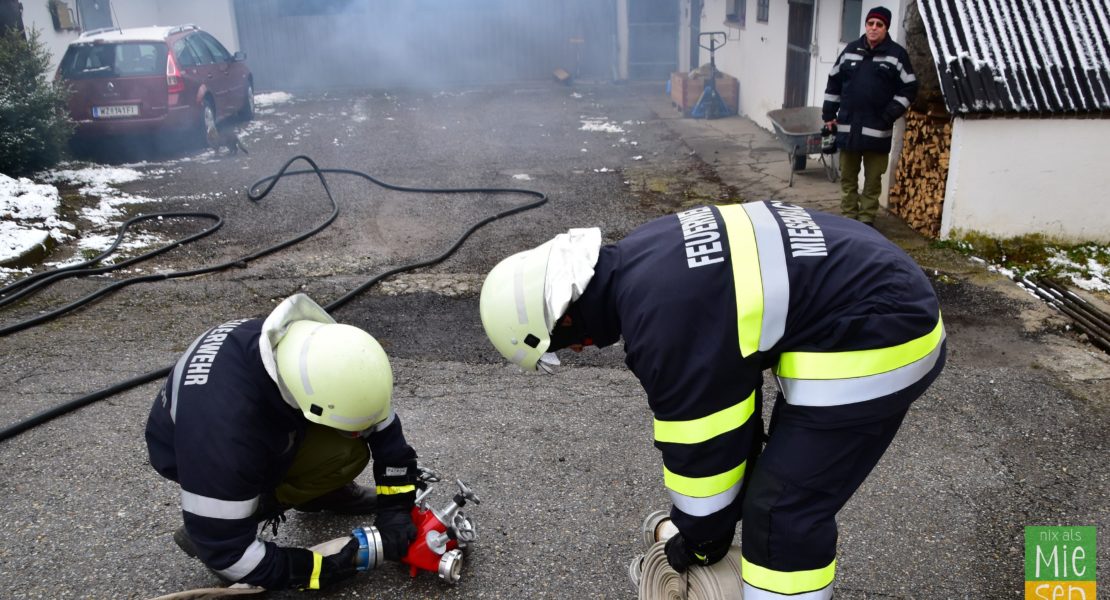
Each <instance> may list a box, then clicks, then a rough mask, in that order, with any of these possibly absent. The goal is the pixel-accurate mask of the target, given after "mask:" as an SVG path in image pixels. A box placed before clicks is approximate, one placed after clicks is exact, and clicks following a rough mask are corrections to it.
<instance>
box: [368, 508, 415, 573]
mask: <svg viewBox="0 0 1110 600" xmlns="http://www.w3.org/2000/svg"><path fill="white" fill-rule="evenodd" d="M410 510H411V506H410V507H408V508H404V507H397V508H391V509H388V510H383V511H381V512H379V513H378V516H377V518H376V519H375V520H374V525H375V526H376V527H377V528H378V533H379V534H380V535H381V536H382V554H383V555H384V556H385V559H386V560H394V561H396V560H401V559H402V558H404V557H405V555H406V554H408V552H409V545H410V544H412V541H413V540H415V539H416V524H415V523H413V522H412V514H411V513H410V512H409V511H410Z"/></svg>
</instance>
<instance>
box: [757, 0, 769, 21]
mask: <svg viewBox="0 0 1110 600" xmlns="http://www.w3.org/2000/svg"><path fill="white" fill-rule="evenodd" d="M770 19H771V0H755V20H756V21H759V22H760V23H766V22H768V21H769V20H770Z"/></svg>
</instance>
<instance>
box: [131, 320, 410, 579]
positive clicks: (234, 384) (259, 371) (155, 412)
mask: <svg viewBox="0 0 1110 600" xmlns="http://www.w3.org/2000/svg"><path fill="white" fill-rule="evenodd" d="M262 323H263V320H262V319H251V320H247V319H240V320H236V321H230V322H227V323H224V324H222V325H219V326H217V327H215V328H213V329H211V330H209V331H207V332H205V333H204V334H203V335H201V336H200V337H199V338H197V340H196V342H194V343H193V345H192V346H191V347H190V348H189V349H188V350H187V351H186V352H185V354H184V355H183V356H182V357H181V360H179V361H178V363H177V364H176V365H175V366H174V368H173V369H172V370H171V372H170V374H169V376H168V377H167V378H166V382H165V385H164V386H163V388H162V390H161V391H160V392H159V394H158V396H157V397H156V398H155V400H154V405H153V406H152V407H151V411H150V417H149V419H148V421H147V427H146V440H147V447H148V450H149V453H150V463H151V465H152V466H153V467H154V468H155V470H157V471H158V473H160V474H161V475H162V476H163V477H165V478H167V479H171V480H173V481H176V482H177V483H179V484H180V485H181V510H182V514H183V516H184V520H185V528H186V531H187V532H188V534H189V537H190V539H191V540H192V541H193V543H194V545H195V546H196V548H197V552H198V554H199V558H200V559H201V560H202V561H204V563H205V564H206V565H207V566H208V567H210V568H211V569H213V570H215V571H217V572H218V573H220V574H221V575H222V576H224V577H226V578H227V579H229V580H231V581H241V582H244V583H249V584H252V585H257V586H261V587H264V588H267V589H282V588H284V587H286V586H287V585H289V577H290V573H289V565H290V560H289V558H288V557H287V556H286V555H287V554H288V553H289V552H290V549H287V548H283V547H280V546H278V545H276V544H274V543H273V542H263V541H261V540H259V539H258V537H257V532H258V519H257V517H256V516H255V511H256V510H257V508H258V506H259V502H260V500H261V497H262V496H263V495H264V494H267V493H270V492H272V491H273V490H274V488H276V487H277V485H278V484H279V483H280V482H281V480H282V478H283V476H284V474H285V472H286V471H287V470H288V469H289V467H290V465H291V464H292V462H293V458H294V457H295V456H296V454H297V450H298V449H299V448H300V445H301V443H302V442H303V441H304V437H305V430H306V428H307V426H308V423H309V422H308V421H307V420H306V419H305V418H304V416H303V415H302V414H301V412H300V410H298V409H295V408H293V407H292V406H290V405H289V404H288V403H286V402H285V400H283V399H282V396H281V392H280V391H279V390H278V387H277V384H275V383H274V381H273V380H272V379H271V378H270V376H269V375H268V374H267V372H266V369H265V367H264V366H263V363H262V358H261V355H260V353H259V340H260V331H261V328H262ZM201 358H202V359H203V360H201ZM187 365H188V366H189V367H188V369H187V368H186V366H187ZM366 441H367V443H368V444H369V448H370V451H371V454H372V456H373V460H374V472H375V474H376V475H377V474H378V473H379V472H384V469H385V467H386V466H399V467H407V465H409V464H410V463H412V462H414V461H415V459H416V452H415V451H414V450H413V449H412V447H411V446H409V444H408V443H407V442H406V441H405V436H404V434H403V433H402V431H401V421H400V419H398V418H397V416H396V415H395V414H394V415H392V416H391V417H390V418H387V419H386V420H385V421H383V422H382V424H381V425H379V426H378V427H376V428H375V430H374V431H373V432H372V433H370V434H368V435H367V437H366ZM378 479H380V478H378ZM378 483H379V484H383V483H382V482H381V481H379V482H378ZM383 485H384V484H383Z"/></svg>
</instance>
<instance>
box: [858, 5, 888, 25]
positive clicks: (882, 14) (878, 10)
mask: <svg viewBox="0 0 1110 600" xmlns="http://www.w3.org/2000/svg"><path fill="white" fill-rule="evenodd" d="M871 19H878V20H880V21H882V22H883V23H884V24H885V25H886V28H887V29H890V11H889V10H887V8H886V7H883V6H876V7H875V8H872V9H871V10H870V11H868V13H867V18H866V19H864V20H863V22H864V23H866V22H868V21H870V20H871Z"/></svg>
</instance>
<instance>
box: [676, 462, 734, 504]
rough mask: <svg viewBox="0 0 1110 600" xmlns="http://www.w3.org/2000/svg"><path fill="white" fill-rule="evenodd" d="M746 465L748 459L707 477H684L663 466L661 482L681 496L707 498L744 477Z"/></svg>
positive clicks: (726, 488)
mask: <svg viewBox="0 0 1110 600" xmlns="http://www.w3.org/2000/svg"><path fill="white" fill-rule="evenodd" d="M747 465H748V461H744V462H742V463H740V464H738V465H736V467H735V468H733V469H729V470H728V471H725V472H724V473H719V474H717V475H710V476H709V477H686V476H685V475H679V474H678V473H675V472H674V471H671V470H670V469H668V468H667V467H663V484H664V485H666V486H667V488H668V489H671V490H674V491H675V492H678V493H679V494H682V495H683V496H690V497H692V498H708V497H710V496H715V495H717V494H720V493H722V492H724V491H726V490H728V489H729V488H731V487H732V486H734V485H736V482H738V481H740V480H741V479H743V478H744V469H745V467H747Z"/></svg>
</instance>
